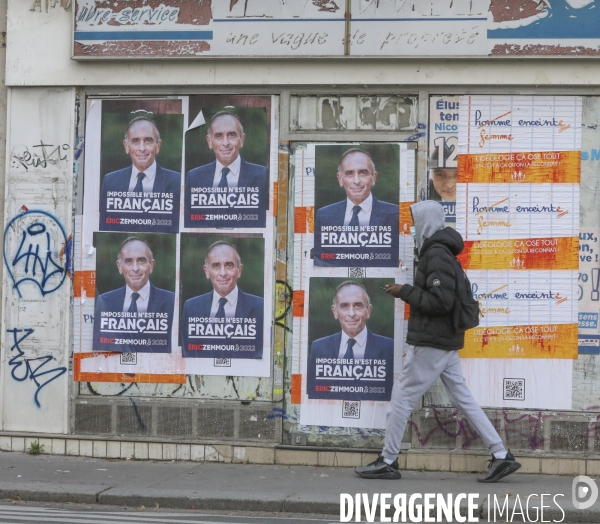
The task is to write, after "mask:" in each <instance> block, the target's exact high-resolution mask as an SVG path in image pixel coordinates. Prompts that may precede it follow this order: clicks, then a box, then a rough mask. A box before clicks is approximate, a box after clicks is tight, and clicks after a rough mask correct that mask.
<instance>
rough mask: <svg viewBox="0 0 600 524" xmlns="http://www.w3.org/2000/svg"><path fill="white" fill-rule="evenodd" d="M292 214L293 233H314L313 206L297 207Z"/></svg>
mask: <svg viewBox="0 0 600 524" xmlns="http://www.w3.org/2000/svg"><path fill="white" fill-rule="evenodd" d="M295 211H296V212H295V214H294V233H314V231H315V208H314V206H308V207H297V208H296V210H295Z"/></svg>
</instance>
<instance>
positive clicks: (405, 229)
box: [398, 202, 414, 235]
mask: <svg viewBox="0 0 600 524" xmlns="http://www.w3.org/2000/svg"><path fill="white" fill-rule="evenodd" d="M413 204H414V202H400V225H399V228H398V231H399V232H400V234H404V235H410V227H411V226H412V225H413V220H412V214H411V212H410V206H412V205H413Z"/></svg>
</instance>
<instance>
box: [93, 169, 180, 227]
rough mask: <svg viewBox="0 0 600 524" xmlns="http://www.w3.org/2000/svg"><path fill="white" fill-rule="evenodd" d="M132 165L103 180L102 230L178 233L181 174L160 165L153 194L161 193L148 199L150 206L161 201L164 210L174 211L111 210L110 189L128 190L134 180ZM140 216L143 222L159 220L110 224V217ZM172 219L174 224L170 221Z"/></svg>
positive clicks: (114, 172)
mask: <svg viewBox="0 0 600 524" xmlns="http://www.w3.org/2000/svg"><path fill="white" fill-rule="evenodd" d="M131 169H132V166H129V167H126V168H124V169H120V170H119V171H113V172H112V173H108V174H107V175H106V176H105V177H104V179H103V180H102V187H101V189H100V224H99V230H100V231H127V232H131V233H138V232H147V233H177V232H179V202H180V194H181V173H178V172H177V171H171V170H170V169H165V168H163V167H161V166H159V165H158V164H156V177H155V178H154V186H153V187H152V192H153V193H159V196H158V197H152V198H147V199H145V200H146V205H148V201H150V205H151V204H152V203H154V202H155V201H158V202H159V203H158V206H159V207H160V208H161V209H160V210H162V209H163V208H165V210H167V211H170V213H157V212H153V210H152V209H151V210H149V211H147V212H143V213H132V212H128V211H127V210H124V211H120V210H114V211H110V212H109V211H108V210H107V198H109V197H108V193H109V192H116V193H127V192H129V184H130V180H131ZM164 194H171V195H172V197H163V195H164ZM121 218H123V219H134V220H135V219H140V220H143V221H148V220H149V221H150V222H151V221H152V220H155V221H157V222H155V225H152V224H151V223H150V224H135V223H126V224H120V223H113V224H111V223H108V224H107V219H121ZM169 222H170V224H169Z"/></svg>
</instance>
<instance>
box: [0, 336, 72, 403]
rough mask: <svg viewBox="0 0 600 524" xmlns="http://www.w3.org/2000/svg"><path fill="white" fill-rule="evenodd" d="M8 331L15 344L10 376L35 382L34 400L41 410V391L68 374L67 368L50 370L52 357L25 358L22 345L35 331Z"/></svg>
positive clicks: (11, 350) (10, 363)
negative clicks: (49, 364)
mask: <svg viewBox="0 0 600 524" xmlns="http://www.w3.org/2000/svg"><path fill="white" fill-rule="evenodd" d="M6 331H7V332H8V333H12V335H13V342H14V343H13V345H12V347H11V348H10V354H11V359H10V360H9V361H8V365H9V366H10V368H11V371H10V375H11V376H12V378H14V379H15V380H16V381H17V382H24V381H26V380H27V379H29V380H32V381H33V383H34V384H35V385H36V387H37V389H36V391H35V394H34V396H33V400H34V401H35V405H36V406H37V407H38V408H41V407H42V406H41V404H40V401H39V399H38V397H39V394H40V391H41V390H42V388H43V387H44V386H47V385H48V384H50V382H53V381H54V380H56V379H57V378H58V377H60V376H61V375H64V374H65V373H66V372H67V368H66V367H56V368H50V367H49V366H47V364H48V363H50V362H51V361H52V360H53V357H52V356H50V355H46V356H43V357H36V358H25V352H24V351H23V350H22V349H21V347H20V344H21V342H23V341H24V340H25V339H26V338H27V337H28V336H29V335H31V334H32V333H33V329H31V328H25V329H7V330H6ZM20 333H23V334H20Z"/></svg>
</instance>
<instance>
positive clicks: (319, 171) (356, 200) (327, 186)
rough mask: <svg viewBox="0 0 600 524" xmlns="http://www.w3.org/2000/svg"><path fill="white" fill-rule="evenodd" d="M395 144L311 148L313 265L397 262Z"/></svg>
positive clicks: (393, 264) (392, 264)
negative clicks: (313, 168) (312, 150)
mask: <svg viewBox="0 0 600 524" xmlns="http://www.w3.org/2000/svg"><path fill="white" fill-rule="evenodd" d="M399 151H400V148H399V146H398V144H359V145H353V146H350V145H343V146H342V145H322V146H316V147H315V209H316V215H315V229H314V235H315V237H314V240H315V244H314V251H313V258H314V263H315V265H316V266H329V267H398V219H399V206H398V202H399V183H400V182H399V180H400V162H399Z"/></svg>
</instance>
